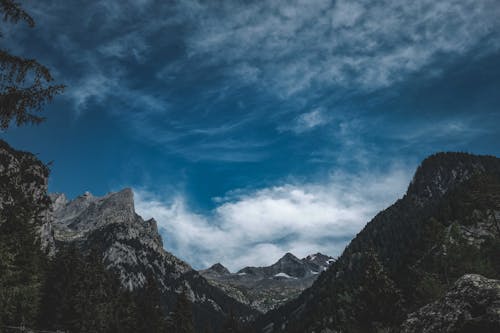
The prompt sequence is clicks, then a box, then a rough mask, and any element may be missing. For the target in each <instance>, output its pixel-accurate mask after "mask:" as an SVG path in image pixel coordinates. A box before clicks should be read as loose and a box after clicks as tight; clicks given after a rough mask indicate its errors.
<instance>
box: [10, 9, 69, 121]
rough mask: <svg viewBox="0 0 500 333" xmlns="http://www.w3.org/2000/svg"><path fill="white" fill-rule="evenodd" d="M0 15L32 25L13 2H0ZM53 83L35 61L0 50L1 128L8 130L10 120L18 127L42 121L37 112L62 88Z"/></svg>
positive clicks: (30, 18)
mask: <svg viewBox="0 0 500 333" xmlns="http://www.w3.org/2000/svg"><path fill="white" fill-rule="evenodd" d="M0 12H1V14H2V16H3V22H4V23H5V22H11V23H18V22H19V21H24V22H26V23H27V24H28V25H29V26H30V27H34V26H35V21H34V20H33V18H32V17H31V16H30V15H29V14H28V13H27V12H26V11H24V10H23V9H22V7H21V6H20V5H19V4H18V3H17V2H15V1H13V0H0ZM0 37H3V35H2V33H1V32H0ZM53 82H54V78H53V77H52V75H51V74H50V71H49V69H48V68H47V67H45V66H43V65H42V64H40V63H39V62H38V61H36V60H35V59H27V58H22V57H19V56H16V55H13V54H11V53H10V52H9V51H8V50H5V49H0V129H6V128H8V127H9V125H10V124H11V122H12V121H13V120H14V121H15V123H16V124H17V125H18V126H20V125H23V124H28V123H34V124H38V123H40V122H42V121H43V120H44V118H43V117H40V116H38V115H36V113H38V112H40V111H41V110H42V107H43V105H44V104H45V103H47V102H50V101H51V100H52V99H53V98H54V97H55V96H56V95H57V94H59V93H61V92H62V91H63V89H64V86H63V85H56V84H53Z"/></svg>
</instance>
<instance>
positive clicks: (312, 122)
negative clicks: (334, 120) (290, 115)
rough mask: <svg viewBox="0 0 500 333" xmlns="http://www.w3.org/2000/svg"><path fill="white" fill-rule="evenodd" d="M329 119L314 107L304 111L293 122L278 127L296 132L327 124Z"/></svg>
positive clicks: (281, 129) (307, 130)
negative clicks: (311, 109)
mask: <svg viewBox="0 0 500 333" xmlns="http://www.w3.org/2000/svg"><path fill="white" fill-rule="evenodd" d="M329 121H330V119H329V118H328V117H327V116H326V115H325V112H324V111H323V110H322V109H315V110H313V111H310V112H305V113H302V114H301V115H299V116H298V117H296V119H295V120H294V122H293V123H292V124H291V125H289V126H281V127H278V130H280V131H287V130H289V131H292V132H294V133H296V134H301V133H304V132H309V131H311V130H312V129H314V128H317V127H320V126H323V125H326V124H328V122H329Z"/></svg>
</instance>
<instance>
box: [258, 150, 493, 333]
mask: <svg viewBox="0 0 500 333" xmlns="http://www.w3.org/2000/svg"><path fill="white" fill-rule="evenodd" d="M499 217H500V159H498V158H495V157H491V156H474V155H469V154H462V153H440V154H436V155H433V156H431V157H429V158H427V159H426V160H425V161H424V162H423V163H422V165H421V166H420V167H419V168H418V170H417V172H416V173H415V176H414V179H413V181H412V183H411V184H410V186H409V188H408V191H407V193H406V195H405V196H404V197H403V198H402V199H400V200H398V201H397V202H396V203H395V204H394V205H392V206H391V207H389V208H387V209H386V210H384V211H382V212H380V213H379V214H378V215H377V216H376V217H375V218H374V219H373V220H372V221H371V222H370V223H368V224H367V225H366V227H365V228H364V229H363V230H362V231H361V232H360V233H359V234H358V235H357V236H356V237H355V238H354V239H353V240H352V242H351V243H350V244H349V246H348V247H347V248H346V249H345V251H344V252H343V254H342V255H341V257H339V259H338V260H337V261H336V262H335V263H334V264H333V265H332V266H331V267H330V269H328V271H326V272H325V273H323V274H322V275H321V276H320V277H319V278H318V280H317V281H316V282H315V283H314V284H313V286H312V287H311V288H310V289H308V290H306V291H305V292H304V293H303V294H301V296H300V297H299V298H298V299H296V300H294V301H292V302H289V303H287V304H286V305H284V306H283V307H281V308H279V309H277V310H275V311H271V312H269V313H268V314H266V315H265V316H263V317H261V318H260V319H259V320H258V321H257V323H256V327H257V329H258V330H259V331H263V332H281V331H286V332H301V333H304V332H322V331H323V330H324V331H325V332H328V330H337V331H339V330H340V331H343V332H378V331H381V330H389V329H394V330H397V328H398V327H399V325H400V324H401V323H402V321H403V320H404V319H405V317H406V315H407V314H408V313H409V312H412V311H415V310H416V309H417V308H419V307H420V306H422V305H424V304H427V303H429V302H431V301H433V300H435V299H437V298H438V297H440V296H441V295H442V294H443V293H444V292H445V290H446V289H447V288H449V287H451V286H452V285H453V283H454V281H455V280H456V279H458V278H459V277H460V276H462V275H463V274H466V273H480V274H483V275H485V276H487V277H490V278H498V277H500V267H499V266H500V265H499V264H498V257H500V245H499V244H500V242H499V239H500V229H499V228H500V225H499V221H500V219H499Z"/></svg>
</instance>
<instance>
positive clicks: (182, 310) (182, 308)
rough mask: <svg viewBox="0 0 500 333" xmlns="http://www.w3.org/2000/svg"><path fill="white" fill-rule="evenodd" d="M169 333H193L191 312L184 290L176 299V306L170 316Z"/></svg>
mask: <svg viewBox="0 0 500 333" xmlns="http://www.w3.org/2000/svg"><path fill="white" fill-rule="evenodd" d="M169 332H172V333H194V325H193V310H192V306H191V302H190V301H189V299H188V297H187V294H186V290H184V291H183V292H182V293H181V294H179V296H178V297H177V304H176V306H175V310H174V312H173V313H172V314H171V316H170V323H169Z"/></svg>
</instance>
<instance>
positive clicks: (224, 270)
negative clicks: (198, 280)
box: [208, 262, 231, 275]
mask: <svg viewBox="0 0 500 333" xmlns="http://www.w3.org/2000/svg"><path fill="white" fill-rule="evenodd" d="M208 269H209V270H211V271H214V272H216V273H218V274H221V275H226V274H231V272H230V271H229V269H227V268H226V267H225V266H224V265H222V264H221V263H220V262H218V263H216V264H214V265H212V266H211V267H210V268H208Z"/></svg>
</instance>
